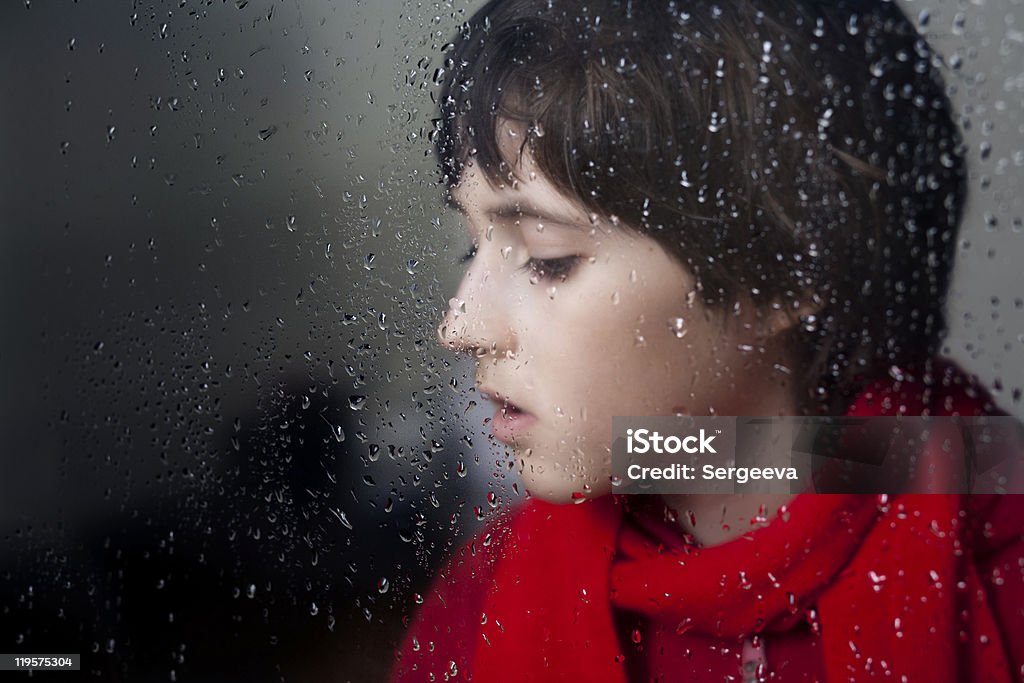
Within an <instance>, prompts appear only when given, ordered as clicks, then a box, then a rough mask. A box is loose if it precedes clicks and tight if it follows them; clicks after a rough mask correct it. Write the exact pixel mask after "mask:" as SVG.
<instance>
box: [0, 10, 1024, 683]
mask: <svg viewBox="0 0 1024 683" xmlns="http://www.w3.org/2000/svg"><path fill="white" fill-rule="evenodd" d="M479 4H481V3H477V2H463V1H461V0H460V1H456V2H399V1H397V0H396V1H394V2H374V3H368V2H337V3H336V2H328V1H327V0H301V1H291V2H277V1H274V0H262V1H260V0H252V1H246V0H228V1H226V2H224V1H222V0H212V1H209V2H198V1H189V0H180V1H179V0H174V1H173V2H160V1H158V2H152V3H141V2H133V3H94V2H88V3H87V2H81V3H79V2H67V1H65V2H56V1H55V2H40V1H38V0H32V1H31V2H28V1H19V2H7V3H4V4H3V5H2V6H0V35H2V40H0V54H2V57H3V60H2V64H3V67H2V77H3V87H2V90H0V92H2V95H0V160H2V163H0V220H2V221H3V224H2V230H0V239H2V246H0V258H2V264H0V273H2V277H3V287H2V299H0V300H2V304H0V305H2V307H3V308H2V318H0V319H2V321H3V322H2V330H3V332H2V334H3V337H2V344H0V373H2V375H0V386H2V387H3V393H2V401H3V404H2V415H3V419H2V426H0V429H2V430H3V431H2V433H0V444H2V446H0V448H2V451H0V538H2V539H3V545H2V547H0V577H3V579H4V580H5V581H6V587H7V589H8V598H7V600H8V601H7V602H6V603H3V604H0V607H2V606H4V605H19V606H20V607H19V609H20V608H23V607H24V606H25V604H26V602H28V603H32V599H33V596H39V595H40V593H42V592H46V591H47V590H49V591H50V592H51V593H53V594H55V595H54V597H53V600H56V603H55V604H58V605H61V606H64V607H68V606H69V605H71V604H72V603H73V602H74V600H76V599H77V598H76V597H74V596H78V595H79V594H82V595H90V596H92V595H94V593H89V587H90V586H93V588H95V585H100V584H102V581H93V579H91V578H90V577H93V578H94V577H95V576H101V577H106V580H107V584H103V585H107V589H106V590H108V592H109V594H110V595H115V596H118V595H122V594H123V592H124V591H125V590H127V589H125V588H124V583H125V581H129V580H130V579H131V572H132V571H134V570H129V569H125V568H124V567H120V565H119V564H118V563H119V562H121V561H122V558H123V556H124V554H125V553H130V552H131V551H132V550H133V549H134V550H135V551H137V552H138V553H139V557H140V558H141V559H139V560H138V561H139V562H141V563H145V562H147V561H149V559H151V558H153V557H158V556H160V553H165V554H166V553H167V552H168V551H167V548H168V543H170V544H171V547H175V546H174V544H175V542H176V541H175V540H174V533H175V531H177V532H178V534H179V537H180V536H181V535H182V534H184V533H186V531H188V532H190V533H194V534H196V538H199V539H202V540H201V541H195V543H198V544H199V545H194V544H191V543H193V542H192V541H189V543H190V544H189V545H184V546H182V545H179V546H177V548H178V549H177V554H178V556H179V557H180V556H181V555H186V556H189V557H197V558H199V560H198V564H199V565H202V566H204V567H205V566H208V565H209V564H211V563H210V562H208V561H207V558H206V556H205V555H204V553H214V552H224V553H226V554H227V555H226V556H227V557H230V558H232V561H233V562H234V564H233V565H232V566H233V570H232V572H233V573H231V572H229V573H228V574H224V573H223V572H222V573H221V574H217V576H218V577H219V578H217V579H216V581H214V582H213V585H212V587H210V588H209V590H210V591H211V592H212V593H215V594H217V595H221V594H223V596H224V598H225V600H228V601H229V602H230V601H232V600H234V601H236V602H237V601H242V602H244V601H245V600H246V599H248V600H251V601H255V602H259V600H260V599H261V596H262V595H263V594H265V593H271V594H273V593H279V592H281V593H286V594H287V595H288V596H290V598H291V604H292V607H294V610H295V613H296V614H301V615H306V616H304V617H303V618H305V619H306V621H308V622H309V623H310V624H312V626H310V627H309V628H312V629H316V630H317V633H321V634H322V636H323V638H324V641H323V643H324V644H323V645H322V647H324V648H328V649H329V648H332V647H334V645H333V644H337V648H338V650H339V652H340V654H337V655H334V656H335V657H336V658H335V659H325V660H323V662H321V663H320V664H314V665H321V664H322V666H323V667H324V670H330V671H332V672H333V674H334V675H336V676H337V677H338V679H339V680H345V679H346V678H349V677H350V678H353V679H360V678H365V677H367V676H369V677H370V678H372V677H375V676H376V675H378V674H379V673H380V671H381V670H382V668H381V667H382V666H386V662H385V663H384V664H381V661H382V659H381V658H385V659H386V657H387V656H389V654H390V645H389V643H388V642H387V641H388V639H389V638H393V637H394V635H395V634H396V633H398V632H400V628H401V627H400V624H399V622H398V617H399V616H400V615H401V614H402V613H404V612H405V611H406V610H407V609H408V607H409V599H410V598H409V596H410V594H411V591H412V589H413V588H414V587H416V586H421V585H422V584H423V581H425V580H426V577H428V576H429V575H430V573H431V571H432V570H433V568H434V567H435V566H436V564H437V562H438V561H439V560H440V558H442V557H443V555H444V552H445V550H446V548H447V547H449V545H450V544H451V543H452V542H453V541H454V540H455V539H456V538H457V537H459V535H461V534H466V533H471V532H472V531H474V530H476V529H478V528H479V524H480V523H482V522H481V520H482V519H484V518H486V517H487V515H488V514H491V510H492V509H494V508H500V507H502V506H504V505H506V504H508V503H509V502H511V501H513V500H515V499H516V497H517V495H518V493H517V491H515V490H513V488H512V484H513V483H515V479H514V475H513V474H511V473H510V469H509V467H508V463H507V462H506V460H507V458H506V457H505V456H504V455H503V454H502V453H501V452H500V451H499V450H497V449H495V448H493V447H492V446H491V445H490V444H489V443H488V441H487V440H486V439H485V438H484V432H485V430H486V428H485V427H484V425H483V419H484V417H486V416H487V413H486V410H485V409H484V408H481V407H476V408H473V407H472V406H471V405H470V403H469V401H470V399H471V398H472V397H471V396H469V395H467V393H466V391H465V390H466V388H467V387H469V386H471V384H472V380H471V370H472V369H471V367H470V366H469V364H468V363H467V362H466V361H463V360H461V359H456V358H453V357H449V356H447V355H446V354H444V353H442V352H440V351H439V350H437V349H436V348H435V343H434V326H435V324H436V322H437V320H438V319H439V317H440V315H441V311H442V310H443V306H444V305H445V302H446V301H447V298H448V297H449V296H451V295H452V293H453V292H454V289H455V286H456V284H457V281H458V277H459V271H458V265H457V263H456V261H457V259H458V257H459V256H461V254H462V252H463V250H464V248H465V247H466V246H467V245H466V244H465V243H464V240H465V238H464V236H463V234H462V232H461V231H460V230H459V229H458V223H457V218H456V217H454V216H451V215H449V214H448V213H446V212H445V211H444V210H443V208H442V202H441V196H440V192H439V188H438V186H437V181H436V176H435V162H434V159H433V157H432V156H431V148H430V145H429V142H428V141H427V139H426V135H427V133H428V131H429V130H430V129H431V119H432V118H434V117H435V116H436V114H435V111H434V107H435V105H434V101H433V99H432V98H433V96H434V95H435V94H436V93H435V91H436V87H435V83H434V79H435V74H436V70H437V69H438V68H440V67H442V47H443V46H444V45H445V44H446V43H447V42H448V41H449V40H450V39H451V37H452V35H453V33H454V29H455V27H456V26H457V25H458V24H459V23H461V22H462V21H464V20H465V19H466V18H468V16H469V15H470V14H471V13H472V10H473V9H474V8H475V7H477V6H478V5H479ZM904 6H905V7H906V8H907V11H908V13H909V14H910V16H911V17H912V18H915V19H916V20H917V22H918V24H919V25H920V26H921V30H922V31H923V32H925V33H926V34H927V35H928V36H929V37H930V39H931V41H932V43H933V44H934V45H935V46H936V47H937V49H938V50H939V52H940V53H942V54H943V55H944V57H945V59H946V63H947V65H948V69H947V79H948V82H949V85H950V88H951V91H952V93H953V99H954V101H955V104H956V109H957V111H958V113H959V115H960V116H961V123H962V126H963V127H964V129H965V132H966V139H967V142H968V145H969V150H970V151H969V162H970V167H971V171H970V174H971V181H970V191H971V198H970V204H969V208H968V211H967V216H966V219H965V221H964V224H963V227H962V232H961V240H960V247H959V250H958V255H957V264H956V278H955V281H954V285H953V292H952V304H951V310H950V315H949V320H950V324H951V327H952V332H951V334H950V337H949V339H948V344H947V347H948V349H947V352H948V355H951V356H953V357H954V358H956V359H958V360H959V361H960V362H961V363H962V364H963V365H964V366H965V367H967V368H968V369H970V370H971V371H973V372H975V373H977V374H978V375H979V377H980V378H981V379H982V380H983V381H985V382H986V383H987V384H989V385H990V386H994V387H995V396H996V398H997V400H998V401H999V402H1000V404H1001V405H1002V406H1003V407H1004V408H1006V409H1007V410H1009V411H1011V412H1013V413H1014V414H1016V415H1018V416H1021V417H1024V407H1022V404H1021V401H1020V393H1021V389H1022V387H1024V300H1022V297H1024V287H1022V284H1024V281H1022V277H1021V270H1020V263H1021V261H1022V259H1024V243H1022V240H1024V224H1022V216H1024V210H1022V209H1024V207H1022V201H1024V200H1022V198H1021V180H1022V177H1024V144H1022V143H1024V115H1022V112H1024V7H1022V3H1021V2H1020V1H1019V0H1014V1H1007V0H1000V1H995V0H989V1H987V2H983V1H981V0H972V1H971V2H963V1H956V0H949V1H944V2H923V1H921V0H915V1H914V2H906V3H904ZM463 465H464V466H463ZM492 491H493V492H495V493H496V494H497V496H498V497H497V500H495V501H494V502H493V503H488V502H487V493H488V492H492ZM477 506H479V507H480V511H479V512H476V511H474V508H475V507H477ZM168 533H170V534H171V538H170V540H169V539H168ZM147 534H149V535H147ZM243 539H244V540H243ZM178 543H179V544H180V541H179V542H178ZM204 544H205V545H204ZM247 553H250V554H249V555H247ZM240 558H241V559H240ZM246 558H248V559H246ZM214 564H215V563H214ZM263 565H266V566H263ZM118 567H120V569H118ZM254 567H255V569H254ZM193 569H194V568H193ZM193 569H189V570H180V571H179V573H178V574H175V575H174V576H173V577H172V574H174V573H173V572H170V571H164V570H163V569H161V568H156V569H154V570H153V571H154V572H155V573H154V576H155V577H156V578H154V580H153V582H151V583H152V585H154V586H155V585H161V582H167V581H172V582H173V581H174V580H178V579H180V576H182V572H184V575H186V576H192V574H188V572H189V571H193ZM196 571H198V570H196ZM204 571H205V570H204ZM118 572H120V575H119V574H118ZM126 575H127V576H128V579H125V578H124V577H125V576H126ZM247 575H251V576H252V577H254V578H252V580H249V579H248V578H247ZM118 576H120V577H121V578H118ZM146 576H147V579H146V580H147V581H148V579H149V576H148V575H146ZM26 577H28V578H26ZM111 577H113V578H111ZM279 577H285V578H283V579H282V578H279ZM310 577H313V578H310ZM341 577H343V578H341ZM280 580H283V581H285V582H286V583H285V585H284V587H282V584H281V583H274V582H275V581H280ZM90 581H92V583H90ZM111 581H112V582H113V583H111ZM289 582H293V583H294V584H295V585H292V584H291V583H289ZM250 585H251V586H253V590H252V591H250V590H249V586H250ZM267 585H269V586H271V588H269V589H266V588H265V586H267ZM146 586H147V588H145V589H141V588H140V589H139V591H141V592H139V593H138V595H140V596H142V597H139V598H137V600H146V599H148V598H146V597H145V596H146V595H148V594H147V593H146V592H145V591H146V590H156V589H155V588H153V587H152V586H151V585H150V584H149V583H147V584H146ZM161 589H162V588H161ZM98 590H99V592H100V593H101V594H102V592H103V589H102V585H101V588H100V589H98ZM250 592H251V593H253V594H254V595H247V594H248V593H250ZM239 595H240V596H241V597H239ZM26 596H28V598H26ZM254 596H255V597H254ZM318 596H319V597H318ZM35 599H36V600H40V601H41V598H38V597H36V598H35ZM89 599H90V600H93V601H94V602H92V603H90V602H89V600H86V603H87V604H86V607H84V608H83V609H84V610H85V611H89V605H92V606H93V607H94V608H95V611H96V612H97V613H102V614H101V615H100V616H99V617H97V619H98V620H99V622H100V623H99V624H98V625H93V626H91V627H90V629H91V630H89V631H88V633H87V632H85V631H83V630H82V628H78V630H75V629H74V628H71V629H70V631H69V633H71V634H72V635H70V636H67V635H65V636H63V637H66V638H67V637H70V638H72V639H77V642H68V643H67V645H66V646H65V647H64V648H63V649H64V650H66V651H73V650H74V651H79V650H80V651H82V652H92V653H93V654H95V656H96V657H98V658H100V659H103V658H104V657H105V658H106V659H103V661H105V662H107V663H108V664H110V665H111V666H114V670H116V671H118V672H120V674H119V675H125V676H129V674H130V673H131V672H133V671H134V672H137V671H139V670H140V669H139V668H138V667H140V666H143V667H144V664H140V663H138V662H136V663H131V662H129V661H128V660H129V659H130V658H127V656H126V655H125V654H124V651H125V650H126V649H130V648H126V647H124V646H123V645H119V643H118V638H119V636H118V635H117V634H118V633H119V629H120V628H122V626H121V624H123V623H124V622H126V621H127V620H128V616H127V615H128V613H127V612H125V611H124V609H125V608H123V606H121V605H119V604H114V605H113V606H111V605H110V604H107V603H103V605H102V606H100V602H101V600H100V598H98V597H96V598H89ZM317 600H320V603H318V602H317ZM325 600H327V601H330V604H329V606H328V605H327V604H326V603H324V601H325ZM62 601H63V602H62ZM129 602H130V601H129ZM115 603H116V600H115ZM231 604H232V605H233V604H235V603H231ZM254 604H255V603H254ZM45 609H49V608H45ZM45 609H43V608H40V610H42V611H39V610H37V611H36V612H34V613H31V616H30V617H25V616H24V614H22V613H20V612H19V613H15V612H6V613H5V612H4V611H3V610H2V609H0V624H2V625H3V626H4V629H3V630H0V636H2V637H3V638H4V640H0V651H7V652H13V651H27V650H22V649H19V648H23V647H28V646H29V645H32V644H36V645H39V644H41V643H44V642H45V641H40V640H39V638H41V637H42V636H39V635H38V634H39V633H40V632H42V631H45V628H44V627H42V626H39V624H46V623H47V619H49V618H50V613H49V612H46V611H45ZM231 609H234V608H233V607H232V608H230V609H228V611H229V612H230V610H231ZM171 611H173V610H171ZM231 614H232V618H233V617H234V616H237V615H235V614H234V613H233V612H232V613H231ZM103 615H106V616H103ZM287 615H291V613H290V612H286V616H282V617H281V619H282V620H284V621H283V622H282V627H281V628H280V629H278V630H280V631H287V630H288V629H289V628H291V627H290V626H286V624H293V623H294V622H290V621H287V619H300V617H296V616H294V615H292V616H287ZM158 616H159V620H160V621H161V623H164V622H166V618H165V615H163V614H162V613H161V614H160V615H158ZM101 617H102V618H101ZM251 618H252V619H255V620H257V621H259V620H260V619H262V620H263V621H262V622H260V623H261V624H263V625H265V624H266V622H268V620H269V621H271V622H272V621H273V618H274V617H273V616H270V617H267V614H266V613H263V614H262V615H260V614H258V613H256V614H255V616H253V617H251ZM22 619H27V621H19V620H22ZM33 619H34V620H35V621H32V620H33ZM241 621H242V620H241V618H239V619H236V620H233V621H231V623H233V624H238V623H241ZM30 622H31V623H30ZM303 623H304V622H303ZM33 624H36V625H35V626H34V627H33ZM240 628H241V627H240ZM261 628H262V626H261ZM303 628H306V627H305V626H303ZM242 630H244V629H242ZM300 630H301V629H300ZM270 631H272V632H268V633H267V634H263V632H262V631H261V632H260V634H261V635H259V638H264V637H265V638H266V642H267V643H274V644H276V643H278V642H280V641H279V639H280V638H281V637H282V636H281V634H279V633H277V631H275V630H274V629H273V628H271V629H270ZM339 632H341V633H343V634H347V636H346V637H347V638H349V640H341V641H340V642H339V640H338V633H339ZM34 634H35V635H34ZM243 635H244V634H243ZM19 638H20V640H19ZM33 638H36V639H35V640H33ZM332 638H333V639H334V640H332ZM359 638H363V640H365V641H366V642H363V641H362V640H360V639H359ZM374 639H377V640H374ZM180 640H181V641H182V643H185V642H186V641H187V640H188V639H187V638H184V637H182V638H180ZM111 641H113V644H111ZM175 642H176V641H175ZM188 642H192V641H188ZM245 642H249V641H245ZM260 642H263V641H260ZM296 647H298V646H296ZM76 648H78V650H76ZM194 649H195V648H194V647H193V650H194ZM271 649H273V648H271ZM183 651H184V650H182V652H183ZM160 652H162V653H163V654H161V655H160V656H165V655H166V658H167V661H166V662H165V661H163V660H161V661H160V664H159V667H158V668H159V671H158V674H159V675H157V674H154V676H156V678H159V680H167V676H168V675H169V674H168V672H169V671H175V672H176V673H175V675H180V674H181V672H185V671H188V670H189V669H188V667H189V665H190V662H192V661H193V660H192V659H190V658H189V657H185V656H184V655H181V660H182V661H180V662H179V661H178V659H177V657H178V656H179V655H178V654H173V655H172V654H168V653H166V652H163V651H162V650H161V651H160ZM179 654H180V653H179ZM190 657H191V655H190ZM100 659H98V660H97V661H100ZM282 659H285V657H284V656H282ZM101 665H102V664H97V665H96V666H97V667H99V666H101ZM314 665H311V666H314ZM131 667H136V668H134V669H132V668H131ZM97 671H99V669H97ZM367 672H369V673H367ZM278 676H281V677H283V676H284V673H282V672H281V671H280V670H274V672H273V676H270V674H269V673H268V677H278Z"/></svg>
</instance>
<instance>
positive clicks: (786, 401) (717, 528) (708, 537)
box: [662, 384, 798, 546]
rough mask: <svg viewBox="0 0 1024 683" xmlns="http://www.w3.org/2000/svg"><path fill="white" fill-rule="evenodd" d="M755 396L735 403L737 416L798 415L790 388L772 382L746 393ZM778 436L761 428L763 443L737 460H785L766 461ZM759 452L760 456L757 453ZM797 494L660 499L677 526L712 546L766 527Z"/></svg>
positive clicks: (751, 493)
mask: <svg viewBox="0 0 1024 683" xmlns="http://www.w3.org/2000/svg"><path fill="white" fill-rule="evenodd" d="M749 395H750V396H754V397H756V398H755V399H754V400H752V401H747V402H745V403H744V404H743V405H740V406H737V407H736V408H735V410H738V411H739V412H737V415H776V416H791V415H797V414H798V407H797V401H796V398H795V396H794V395H793V390H792V387H789V386H786V385H782V384H775V385H773V386H770V387H762V390H761V391H756V392H749ZM777 438H779V435H778V432H776V431H773V430H770V429H768V430H764V431H763V432H762V434H761V439H762V440H763V443H756V444H752V445H751V447H750V448H749V449H747V450H748V452H746V453H743V454H737V455H738V458H737V459H738V460H743V461H744V462H743V464H745V465H749V466H759V467H764V466H773V465H774V466H779V465H783V464H788V463H778V462H769V461H767V460H765V459H764V457H765V456H764V455H763V454H768V453H772V452H778V449H775V448H771V447H769V441H770V440H771V439H777ZM756 454H762V455H760V456H759V455H756ZM795 497H796V494H793V493H767V492H758V491H755V490H750V491H749V492H745V493H734V494H706V495H701V494H696V495H692V494H671V495H664V496H662V498H663V499H664V501H665V505H666V506H667V507H668V508H670V509H671V510H673V511H674V512H675V513H676V514H675V515H674V517H675V518H677V519H678V521H679V525H680V526H681V527H682V528H683V529H684V530H685V531H686V532H687V533H689V534H691V535H692V536H693V537H694V538H695V539H696V540H697V541H698V542H699V543H701V544H702V545H704V546H714V545H718V544H720V543H725V542H726V541H731V540H732V539H734V538H738V537H739V536H742V535H743V534H745V533H747V532H749V531H753V530H754V529H757V528H760V527H762V526H765V525H766V524H768V522H770V521H771V520H772V519H774V518H775V516H776V515H777V513H778V511H779V509H780V508H781V507H782V506H784V505H787V504H788V503H789V502H790V501H792V500H793V498H795Z"/></svg>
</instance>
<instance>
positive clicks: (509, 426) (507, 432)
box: [480, 387, 537, 446]
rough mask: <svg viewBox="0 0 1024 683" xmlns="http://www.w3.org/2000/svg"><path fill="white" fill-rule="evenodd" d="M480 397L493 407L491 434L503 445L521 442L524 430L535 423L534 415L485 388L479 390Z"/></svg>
mask: <svg viewBox="0 0 1024 683" xmlns="http://www.w3.org/2000/svg"><path fill="white" fill-rule="evenodd" d="M480 395H481V396H483V397H484V398H485V399H487V400H488V401H490V402H491V403H493V404H494V405H495V410H494V417H493V418H492V419H491V434H493V435H494V438H496V439H498V440H499V441H501V442H503V443H506V444H508V445H510V446H511V445H513V444H514V443H516V442H519V441H521V439H522V437H523V436H524V434H525V432H526V430H528V429H529V428H530V427H532V426H533V425H534V424H535V423H536V422H537V417H536V416H535V415H533V414H532V413H530V412H529V411H527V410H526V409H524V408H523V407H522V406H519V405H517V404H516V403H514V402H513V401H512V400H511V399H509V398H508V396H506V395H503V394H501V393H500V392H497V391H494V390H492V389H488V388H486V387H485V388H482V389H480Z"/></svg>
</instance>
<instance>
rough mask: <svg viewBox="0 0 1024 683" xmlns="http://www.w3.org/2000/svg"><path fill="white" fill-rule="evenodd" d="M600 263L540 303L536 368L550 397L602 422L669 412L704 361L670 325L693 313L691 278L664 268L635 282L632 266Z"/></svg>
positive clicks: (544, 393) (564, 408) (544, 392)
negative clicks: (688, 291)
mask: <svg viewBox="0 0 1024 683" xmlns="http://www.w3.org/2000/svg"><path fill="white" fill-rule="evenodd" d="M600 267H601V266H600V265H595V267H594V268H593V269H592V270H591V271H590V272H588V273H587V274H586V276H585V277H580V279H579V280H578V281H576V282H574V283H573V286H571V287H568V286H563V287H561V288H560V289H559V291H558V292H557V293H556V295H555V298H554V299H553V300H552V299H548V298H547V297H546V296H545V299H544V301H543V303H542V304H541V305H539V306H537V307H536V308H534V309H532V310H534V311H535V312H536V313H537V315H536V317H535V319H534V320H533V321H532V324H531V327H532V328H533V330H534V333H533V334H531V335H528V340H527V343H529V344H530V345H531V346H532V348H533V349H534V352H533V353H532V354H530V355H531V357H532V361H531V365H532V369H531V371H530V375H531V377H533V378H534V381H535V383H536V385H537V388H538V393H539V394H540V395H541V396H542V397H543V398H544V399H545V403H548V404H549V406H550V407H551V408H552V409H554V407H557V408H560V409H561V410H562V411H563V412H564V413H566V414H571V415H579V414H580V413H581V410H582V409H583V408H585V409H586V414H587V417H588V422H591V423H592V424H593V425H594V426H595V428H596V427H600V426H601V425H605V426H607V425H610V418H611V416H613V415H626V414H656V413H664V412H666V411H669V410H670V409H671V407H672V406H673V405H675V404H673V403H672V401H678V399H679V398H680V397H682V396H684V395H685V392H686V391H688V387H689V383H688V382H687V381H686V378H687V377H688V375H689V372H690V370H691V369H692V368H693V366H694V365H695V364H696V363H699V362H702V361H703V359H702V358H700V357H699V354H697V353H696V351H697V349H694V348H693V344H692V343H691V342H690V340H688V339H686V338H684V339H679V338H677V337H676V336H675V334H674V333H673V330H672V328H671V325H670V321H671V320H672V319H674V318H678V317H680V316H685V317H686V318H687V319H689V318H690V317H692V316H691V315H687V313H688V312H687V310H686V304H685V296H684V295H683V294H682V292H685V291H686V290H685V286H686V284H687V282H686V280H685V278H684V277H682V276H680V275H679V274H678V273H676V272H672V271H669V272H665V269H661V270H655V271H654V272H651V273H649V274H648V275H647V276H646V277H640V278H637V279H636V281H632V280H631V279H630V275H629V272H630V270H631V269H630V268H622V267H619V268H607V269H604V270H600V269H599V268H600ZM582 275H583V274H582V273H581V276H582ZM694 336H695V337H699V336H700V335H694ZM524 350H525V348H524ZM609 429H610V427H609ZM609 433H610V432H609Z"/></svg>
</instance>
